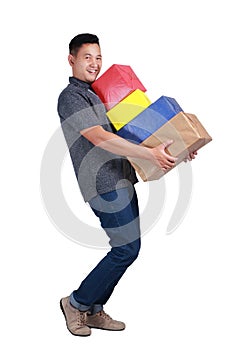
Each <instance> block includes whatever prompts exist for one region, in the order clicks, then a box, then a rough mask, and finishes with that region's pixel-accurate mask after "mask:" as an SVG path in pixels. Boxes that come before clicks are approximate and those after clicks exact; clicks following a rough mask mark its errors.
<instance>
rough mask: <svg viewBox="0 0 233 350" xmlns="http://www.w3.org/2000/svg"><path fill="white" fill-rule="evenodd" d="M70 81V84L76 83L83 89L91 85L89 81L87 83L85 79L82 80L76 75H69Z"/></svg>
mask: <svg viewBox="0 0 233 350" xmlns="http://www.w3.org/2000/svg"><path fill="white" fill-rule="evenodd" d="M69 82H70V84H74V85H77V86H79V87H81V88H83V89H86V90H88V89H90V87H91V85H90V84H89V83H86V82H85V81H82V80H80V79H78V78H75V77H69Z"/></svg>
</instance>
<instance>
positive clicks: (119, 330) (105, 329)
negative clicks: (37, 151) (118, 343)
mask: <svg viewBox="0 0 233 350" xmlns="http://www.w3.org/2000/svg"><path fill="white" fill-rule="evenodd" d="M87 326H88V324H87ZM88 327H89V328H91V329H101V330H103V331H109V332H121V331H124V330H125V328H121V329H109V328H101V327H93V326H88Z"/></svg>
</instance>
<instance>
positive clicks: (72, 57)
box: [68, 54, 74, 67]
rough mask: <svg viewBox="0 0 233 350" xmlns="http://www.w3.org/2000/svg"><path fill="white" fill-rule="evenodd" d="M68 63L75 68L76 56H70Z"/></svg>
mask: <svg viewBox="0 0 233 350" xmlns="http://www.w3.org/2000/svg"><path fill="white" fill-rule="evenodd" d="M68 62H69V64H70V66H71V67H73V65H74V56H72V55H71V54H69V56H68Z"/></svg>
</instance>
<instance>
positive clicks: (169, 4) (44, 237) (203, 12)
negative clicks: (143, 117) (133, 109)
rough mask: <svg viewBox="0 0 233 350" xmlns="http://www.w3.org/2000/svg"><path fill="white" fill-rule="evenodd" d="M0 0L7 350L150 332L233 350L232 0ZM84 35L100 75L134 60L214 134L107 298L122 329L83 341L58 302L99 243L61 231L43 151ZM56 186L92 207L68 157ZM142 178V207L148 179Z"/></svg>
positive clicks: (153, 88) (180, 343) (141, 337)
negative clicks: (47, 191) (177, 209)
mask: <svg viewBox="0 0 233 350" xmlns="http://www.w3.org/2000/svg"><path fill="white" fill-rule="evenodd" d="M1 7H2V8H1V11H0V13H1V21H0V23H1V67H0V69H1V75H0V77H1V79H0V82H1V139H0V141H1V166H2V167H1V202H2V205H1V208H2V209H1V214H2V215H1V217H2V219H1V244H0V249H1V251H0V259H1V289H0V290H1V312H0V317H1V342H3V343H4V345H1V348H4V349H13V348H14V349H21V348H22V349H42V348H46V349H49V348H56V349H62V348H66V349H80V348H82V349H92V348H93V347H95V348H97V349H98V348H102V349H109V348H111V349H119V348H125V347H126V346H130V347H132V348H136V349H137V348H141V347H145V341H146V342H147V344H148V342H149V344H150V347H151V348H153V349H159V350H168V349H169V350H170V349H179V350H187V349H188V350H192V349H195V350H196V349H203V350H204V349H224V350H228V349H229V350H230V349H232V347H233V339H232V326H233V316H232V315H233V301H232V295H233V285H232V267H233V255H232V244H233V239H232V234H233V232H232V222H231V220H232V218H231V215H232V159H231V157H232V156H231V153H232V151H231V139H232V129H231V126H230V125H232V123H231V120H232V81H233V74H232V62H233V55H232V35H231V33H232V30H233V28H232V27H233V25H232V15H231V9H230V1H227V0H222V1H215V0H212V1H208V0H202V1H198V0H196V1H182V0H177V1H171V0H170V1H169V0H163V1H147V0H144V1H137V0H134V1H125V0H124V1H122V0H118V1H116V3H115V4H114V3H113V2H105V1H103V0H99V1H93V0H89V1H69V0H66V1H59V0H58V1H57V2H52V1H48V0H47V1H42V0H41V1H40V2H39V1H38V2H33V1H24V0H23V1H18V2H16V1H9V2H7V3H5V5H1ZM81 32H91V33H95V34H97V35H98V36H99V38H100V40H101V48H102V54H103V59H104V61H103V69H102V72H103V71H104V70H105V69H107V68H108V67H109V66H110V65H111V64H113V63H119V64H129V65H131V67H132V68H133V69H134V71H135V72H136V74H137V75H138V76H139V77H140V79H141V81H142V82H143V84H144V85H145V86H146V87H147V89H148V95H149V97H150V98H151V99H152V100H155V99H157V98H159V97H160V96H161V95H167V96H171V97H174V98H176V99H177V101H178V102H179V104H180V105H181V106H182V107H183V109H184V110H185V111H186V112H191V113H194V114H196V115H197V116H198V118H199V119H200V120H201V122H202V123H203V125H204V126H205V127H206V129H207V130H208V132H209V133H210V135H211V136H212V137H213V141H212V142H211V143H210V144H208V145H207V146H206V147H204V148H203V149H202V150H200V152H199V155H198V157H197V159H196V160H195V161H193V162H192V170H193V177H194V183H193V190H192V201H191V204H190V207H189V210H188V212H187V214H186V216H185V218H184V220H183V222H182V223H181V225H180V226H179V227H178V228H177V230H176V231H175V232H174V233H173V234H171V235H166V227H167V223H168V221H169V219H170V217H171V214H172V211H173V208H174V204H175V202H176V198H177V173H176V172H175V171H174V172H173V173H172V172H171V173H170V174H168V175H167V179H166V182H167V184H166V186H167V195H166V203H165V207H164V210H163V213H162V215H161V217H160V219H159V221H158V223H157V225H156V226H155V227H154V228H153V230H152V231H151V232H150V233H148V234H147V235H146V236H145V237H144V238H143V244H142V249H141V253H140V256H139V258H138V260H137V261H136V262H135V263H134V265H133V266H132V267H131V268H130V269H129V270H128V271H127V273H126V274H125V276H124V277H123V278H122V280H121V281H120V283H119V285H118V286H117V287H116V289H115V293H114V294H113V296H112V298H111V300H110V301H109V303H108V304H107V305H106V311H107V312H109V313H110V314H111V315H112V316H114V317H115V318H117V319H121V320H123V321H125V322H126V323H127V329H126V330H125V331H124V332H119V333H117V332H116V333H114V332H104V331H98V330H94V331H93V334H92V336H91V337H89V338H84V339H83V338H77V337H73V336H72V335H71V334H70V333H69V332H68V331H67V329H66V327H65V321H64V318H63V316H62V313H61V311H60V309H59V300H60V298H61V297H63V296H66V295H68V294H69V293H70V292H71V291H72V290H73V289H75V288H77V287H78V285H79V283H80V281H81V280H82V278H84V277H85V275H86V274H87V273H88V272H89V270H90V269H91V268H92V267H94V266H95V264H96V263H97V262H98V261H99V260H100V259H101V258H102V256H103V255H104V254H105V253H106V251H105V250H100V249H99V250H97V249H90V248H86V247H83V246H81V245H79V244H75V243H74V242H72V241H71V240H69V239H67V238H66V237H65V236H64V235H62V234H61V233H60V232H59V231H58V230H57V228H56V227H55V226H54V225H53V224H52V222H51V221H50V219H49V217H48V216H47V214H46V211H45V210H44V206H43V203H42V200H41V194H40V164H41V159H42V156H43V152H44V149H45V147H46V145H47V143H48V141H49V139H50V138H51V136H52V135H53V133H54V132H55V130H56V129H57V127H58V126H59V119H58V116H57V112H56V104H57V97H58V94H59V93H60V91H61V90H62V89H63V88H64V87H65V86H66V84H67V83H68V76H69V75H70V74H71V71H70V67H69V66H68V63H67V54H68V49H67V48H68V43H69V41H70V39H71V38H72V37H73V36H75V35H76V34H78V33H81ZM63 184H64V192H65V193H66V197H67V200H68V201H69V202H70V205H71V206H72V207H76V208H86V207H85V206H84V203H83V201H82V199H81V197H80V194H79V190H78V187H77V184H76V180H75V177H74V174H73V169H72V167H71V163H70V161H69V159H67V160H66V161H65V163H64V172H63ZM137 188H138V192H139V200H140V202H141V203H142V205H143V202H144V201H145V196H146V188H147V187H146V184H144V183H141V182H140V184H138V185H137ZM155 201H156V193H155ZM86 209H87V208H86ZM80 210H81V209H80ZM77 211H79V209H77ZM84 211H85V209H84Z"/></svg>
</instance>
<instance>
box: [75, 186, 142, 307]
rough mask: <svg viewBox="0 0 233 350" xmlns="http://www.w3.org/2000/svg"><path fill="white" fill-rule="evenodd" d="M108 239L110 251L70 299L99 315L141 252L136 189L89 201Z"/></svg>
mask: <svg viewBox="0 0 233 350" xmlns="http://www.w3.org/2000/svg"><path fill="white" fill-rule="evenodd" d="M89 204H90V206H91V208H92V210H93V211H94V213H95V214H96V215H97V216H98V217H99V220H100V223H101V226H102V228H103V229H104V230H105V232H106V234H107V235H108V237H109V239H110V240H109V244H110V246H111V250H110V251H109V252H108V253H107V255H106V256H105V257H104V258H103V259H102V260H101V261H100V262H99V263H98V265H97V266H96V267H95V268H94V269H93V270H92V271H91V272H90V273H89V275H88V276H87V277H86V278H85V279H84V280H83V282H82V283H81V285H80V286H79V288H78V289H77V290H75V291H73V293H72V294H71V296H70V302H71V304H72V305H73V306H74V307H76V308H77V309H79V310H80V311H87V310H89V311H90V312H91V313H93V314H94V313H96V312H98V311H100V310H102V309H103V305H104V304H105V303H106V302H107V301H108V299H109V298H110V296H111V294H112V292H113V290H114V288H115V286H116V285H117V283H118V282H119V280H120V278H121V277H122V275H123V274H124V272H125V271H126V269H127V268H128V267H129V266H130V265H131V264H132V263H133V262H134V260H135V259H136V258H137V256H138V253H139V250H140V245H141V241H140V224H139V210H138V200H137V194H136V191H135V189H134V187H133V186H131V187H128V188H122V189H119V190H116V191H112V192H108V193H104V194H101V195H98V196H97V197H95V198H93V199H92V200H91V201H90V202H89Z"/></svg>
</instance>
